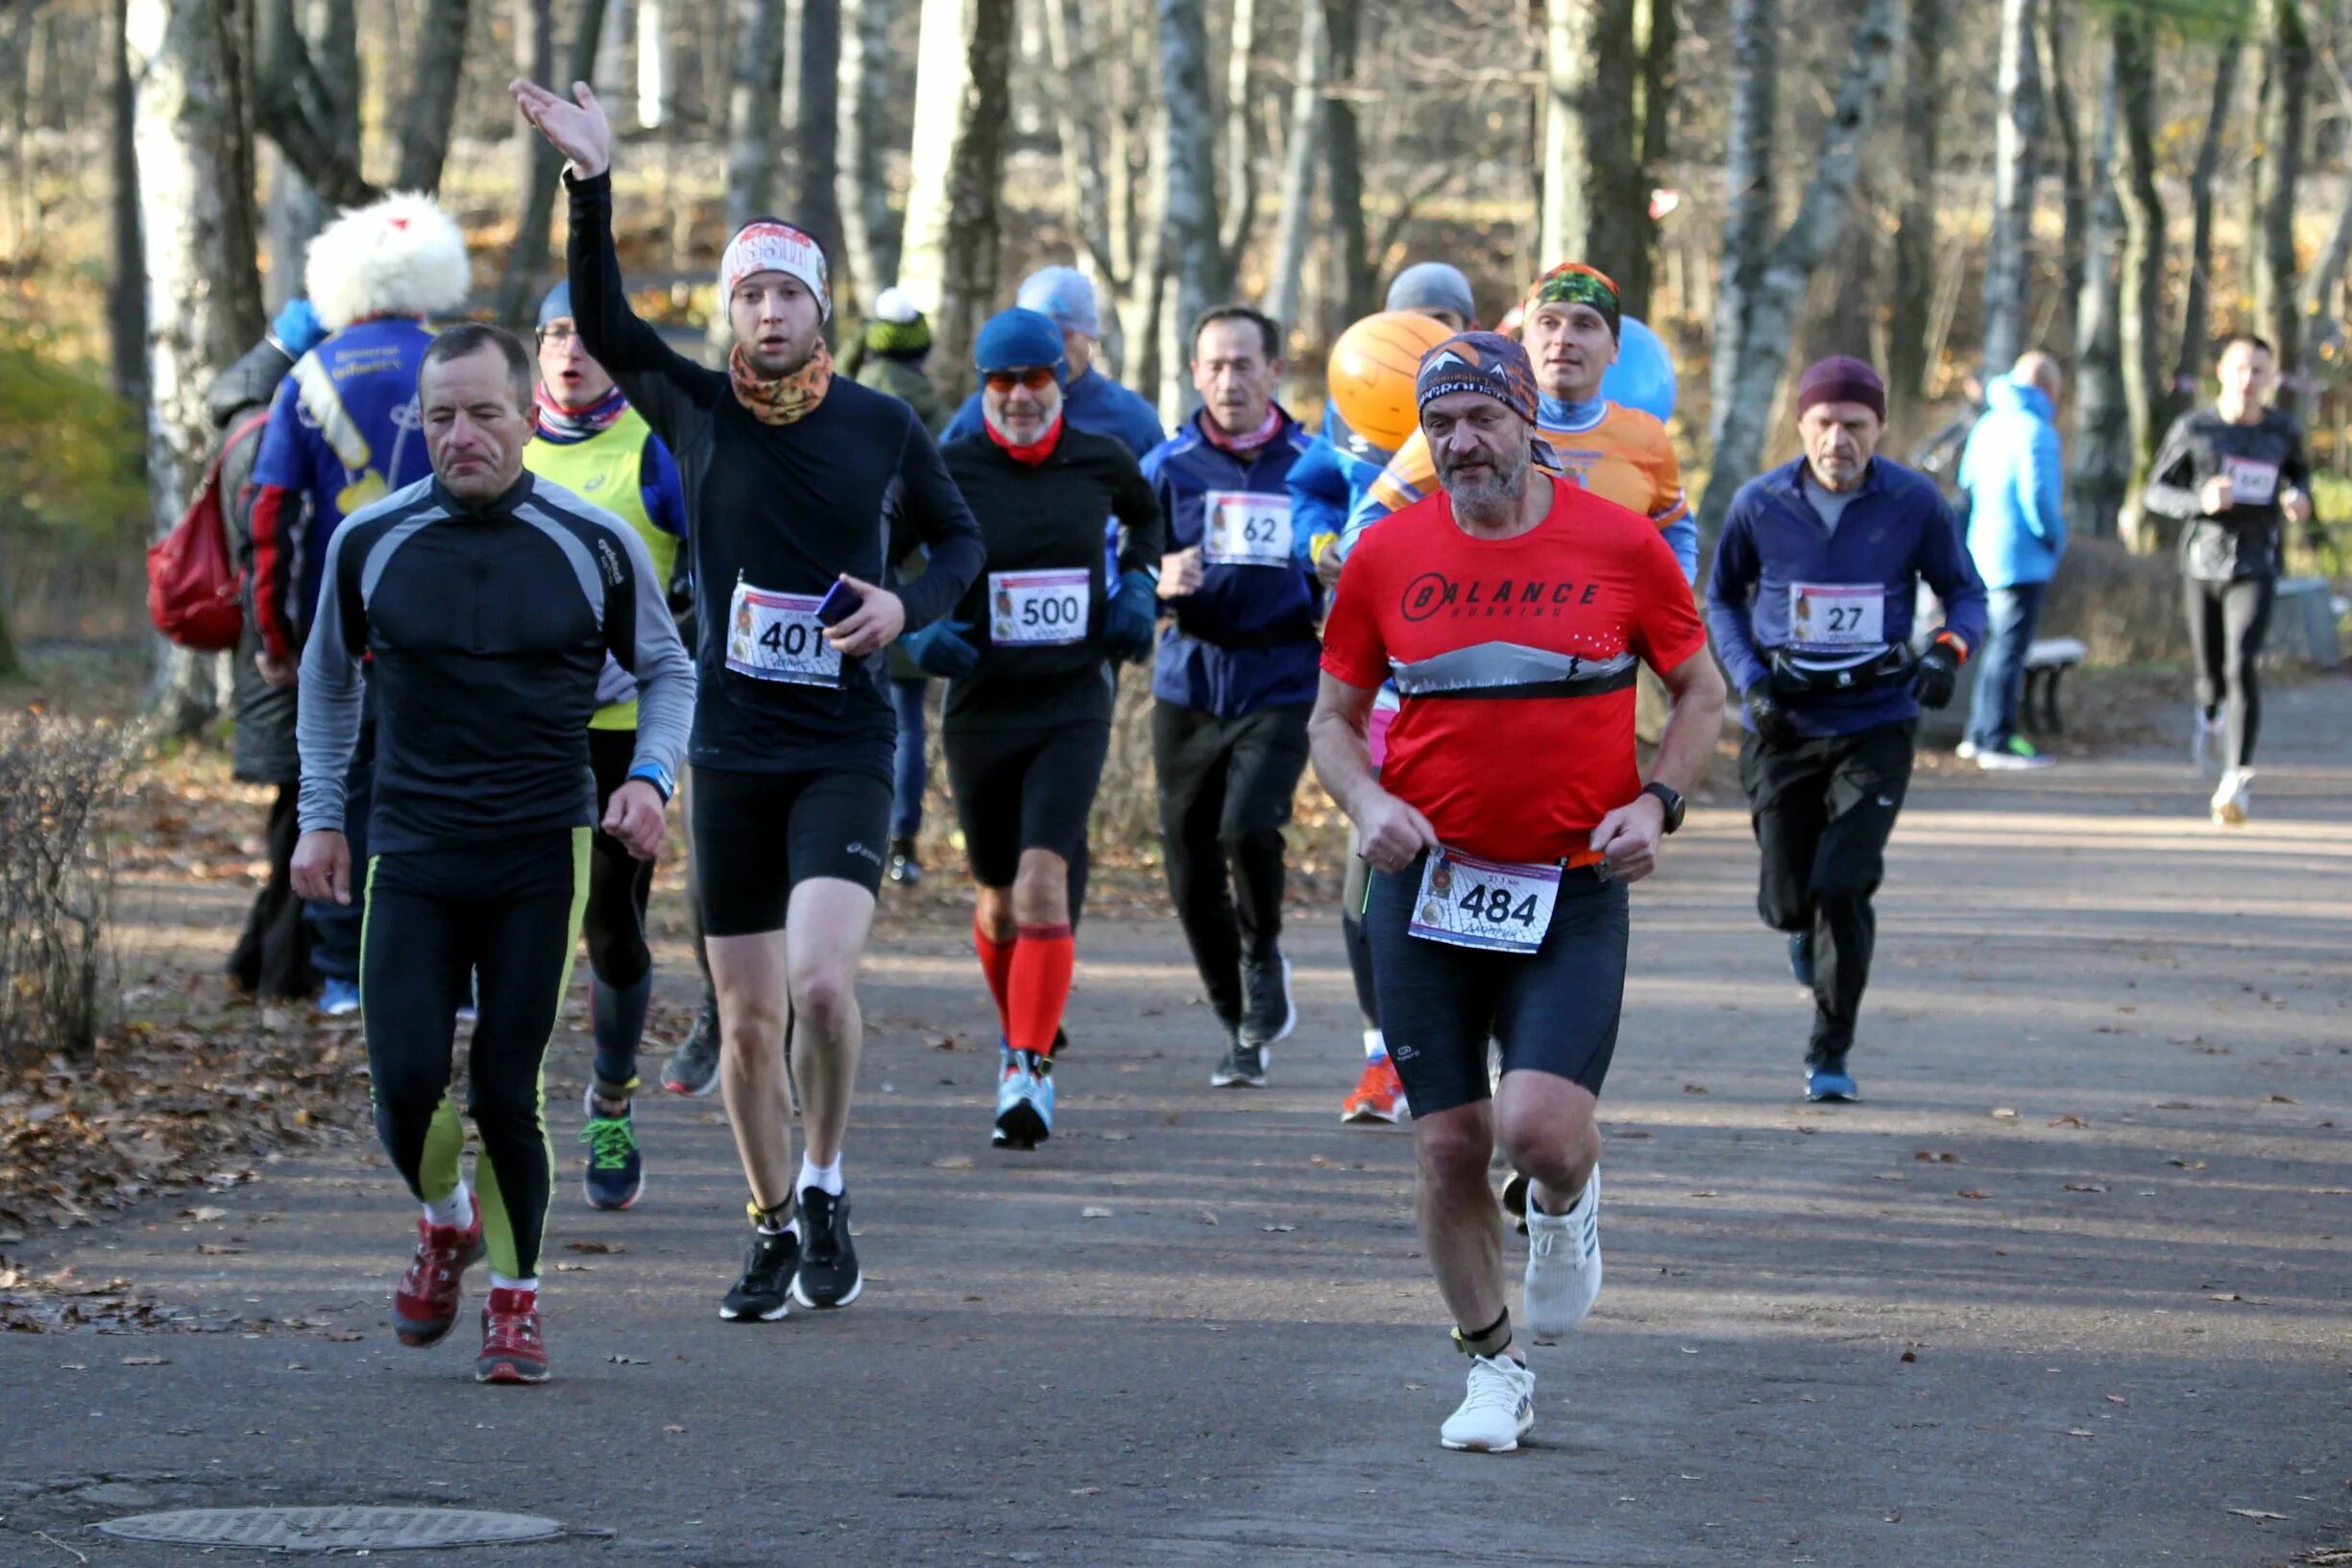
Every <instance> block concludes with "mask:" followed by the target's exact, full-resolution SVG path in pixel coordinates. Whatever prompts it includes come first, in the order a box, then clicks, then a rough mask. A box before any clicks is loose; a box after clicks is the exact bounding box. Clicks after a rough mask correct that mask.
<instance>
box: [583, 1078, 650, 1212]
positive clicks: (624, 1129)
mask: <svg viewBox="0 0 2352 1568" xmlns="http://www.w3.org/2000/svg"><path fill="white" fill-rule="evenodd" d="M587 1111H588V1125H586V1126H584V1127H582V1128H581V1129H580V1142H581V1143H583V1144H586V1145H587V1146H588V1165H587V1169H586V1170H583V1171H582V1172H581V1176H580V1190H581V1191H582V1192H583V1193H584V1194H587V1197H588V1206H589V1207H590V1208H592V1209H625V1208H627V1207H629V1205H631V1204H633V1203H635V1202H636V1201H637V1200H638V1199H639V1198H641V1197H643V1196H644V1195H645V1157H644V1155H643V1153H641V1152H639V1150H638V1147H637V1123H636V1122H634V1121H633V1120H631V1118H630V1115H629V1113H628V1112H627V1111H625V1110H624V1111H622V1112H621V1113H620V1114H619V1115H618V1116H607V1115H605V1114H604V1112H602V1111H600V1110H598V1109H597V1108H596V1086H595V1085H594V1084H593V1083H592V1084H590V1085H589V1086H588V1096H587Z"/></svg>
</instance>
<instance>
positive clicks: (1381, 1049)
mask: <svg viewBox="0 0 2352 1568" xmlns="http://www.w3.org/2000/svg"><path fill="white" fill-rule="evenodd" d="M1388 1053H1389V1041H1388V1036H1386V1035H1384V1034H1382V1033H1381V1032H1380V1031H1379V1030H1378V1029H1366V1030H1365V1031H1364V1059H1365V1060H1366V1061H1368V1062H1376V1061H1378V1060H1380V1058H1381V1057H1383V1056H1386V1055H1387V1054H1388Z"/></svg>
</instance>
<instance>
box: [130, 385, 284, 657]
mask: <svg viewBox="0 0 2352 1568" xmlns="http://www.w3.org/2000/svg"><path fill="white" fill-rule="evenodd" d="M269 418H270V411H269V407H268V405H267V404H264V405H263V406H261V407H259V408H256V409H255V410H253V411H252V412H251V413H248V414H245V415H242V416H240V417H239V418H238V419H237V420H236V421H235V422H233V423H231V424H230V426H229V434H228V435H227V436H225V437H223V438H222V441H221V444H220V446H219V448H218V449H217V450H215V451H214V452H213V454H212V460H211V461H210V462H209V463H207V464H206V465H205V476H204V479H203V481H202V482H201V483H199V484H198V485H197V487H196V494H195V495H193V496H192V497H190V498H189V501H188V505H187V510H186V511H184V512H182V513H181V514H180V520H179V521H178V522H175V523H173V524H172V527H171V532H169V533H167V534H165V535H164V536H163V537H162V538H161V539H158V540H157V541H156V542H155V543H153V544H152V545H150V546H148V550H147V618H148V619H150V620H152V621H154V622H155V623H156V630H157V631H158V632H161V633H162V634H163V635H164V636H165V637H167V638H169V639H172V640H173V641H174V642H177V643H178V644H180V646H182V647H183V648H194V649H196V650H197V651H198V652H200V653H224V652H227V651H228V650H230V649H231V648H234V647H235V646H236V645H237V639H238V637H239V636H240V635H242V634H243V632H244V630H245V608H244V605H243V604H242V603H241V602H240V601H239V599H238V594H237V590H238V573H237V568H236V562H235V560H234V559H233V558H232V557H231V556H230V553H229V522H228V519H227V517H226V515H225V513H224V508H226V507H227V506H228V504H229V500H230V498H229V497H225V496H223V495H221V465H222V464H223V463H225V462H226V461H227V460H228V457H229V454H230V452H231V451H233V450H234V449H235V448H236V447H237V446H238V445H239V444H240V443H242V442H246V441H257V440H259V439H260V436H261V427H262V426H263V425H264V424H267V423H268V422H269Z"/></svg>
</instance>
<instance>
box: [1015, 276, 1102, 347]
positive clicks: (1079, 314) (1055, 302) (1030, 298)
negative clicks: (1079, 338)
mask: <svg viewBox="0 0 2352 1568" xmlns="http://www.w3.org/2000/svg"><path fill="white" fill-rule="evenodd" d="M1013 302H1014V303H1015V304H1017V305H1019V306H1020V307H1021V308H1022V309H1024V310H1034V311H1035V312H1037V314H1039V315H1040V316H1046V317H1050V318H1051V319H1052V320H1053V323H1054V325H1055V326H1058V327H1060V328H1061V329H1062V330H1063V331H1065V332H1083V333H1085V334H1086V336H1088V337H1090V338H1099V337H1101V336H1102V335H1103V315H1102V311H1101V310H1100V309H1099V308H1098V307H1097V305H1096V304H1095V294H1094V284H1093V283H1092V282H1090V281H1088V280H1087V277H1086V275H1085V274H1084V273H1082V272H1079V270H1078V269H1077V268H1076V267H1046V268H1043V269H1041V270H1039V271H1037V272H1033V273H1031V274H1030V275H1029V276H1028V277H1025V278H1023V279H1022V280H1021V292H1020V294H1019V295H1017V296H1016V297H1015V298H1014V301H1013Z"/></svg>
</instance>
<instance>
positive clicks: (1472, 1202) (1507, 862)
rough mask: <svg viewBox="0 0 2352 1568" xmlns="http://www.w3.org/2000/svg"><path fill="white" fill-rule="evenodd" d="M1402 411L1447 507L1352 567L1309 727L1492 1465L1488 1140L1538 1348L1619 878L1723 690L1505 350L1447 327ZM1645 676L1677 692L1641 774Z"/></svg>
mask: <svg viewBox="0 0 2352 1568" xmlns="http://www.w3.org/2000/svg"><path fill="white" fill-rule="evenodd" d="M1415 400H1416V402H1417V404H1418V408H1419V411H1420V427H1421V431H1422V433H1423V434H1424V435H1425V436H1426V437H1427V438H1428V442H1429V447H1430V452H1431V455H1432V457H1433V458H1434V460H1435V462H1436V466H1437V472H1438V478H1439V481H1440V483H1441V485H1442V486H1443V493H1442V494H1439V495H1431V496H1429V497H1427V498H1426V499H1424V500H1420V501H1418V502H1416V503H1414V504H1413V505H1411V506H1409V507H1407V508H1405V509H1404V510H1403V511H1401V512H1398V513H1397V514H1395V515H1394V517H1392V518H1390V519H1388V520H1387V521H1386V522H1384V523H1382V524H1381V525H1380V527H1378V528H1377V529H1374V530H1373V531H1371V532H1370V533H1368V534H1366V535H1364V536H1363V538H1362V540H1361V542H1360V543H1358V545H1357V546H1356V549H1355V551H1354V553H1353V554H1351V555H1350V556H1349V557H1348V560H1347V565H1346V569H1345V570H1344V571H1343V572H1342V573H1341V575H1340V586H1339V592H1338V596H1337V598H1336V600H1335V601H1334V603H1333V605H1332V610H1331V616H1330V619H1329V621H1328V622H1327V623H1326V624H1325V626H1324V631H1323V657H1322V687H1321V695H1320V696H1319V697H1318V699H1317V702H1316V706H1315V714H1314V717H1313V719H1312V720H1311V721H1310V725H1309V734H1310V736H1311V740H1312V743H1313V747H1314V759H1315V770H1316V773H1317V775H1318V776H1319V777H1320V778H1321V780H1322V784H1323V787H1324V788H1326V789H1328V790H1329V791H1330V792H1331V796H1332V798H1333V799H1334V800H1336V801H1338V802H1339V803H1340V805H1341V807H1342V808H1344V809H1345V810H1346V812H1347V815H1348V816H1349V818H1350V819H1351V820H1353V822H1354V823H1355V827H1356V832H1357V835H1358V841H1359V842H1360V843H1361V844H1362V846H1363V854H1364V856H1365V858H1366V859H1368V860H1370V862H1371V864H1372V868H1373V871H1372V879H1371V888H1370V895H1369V897H1368V898H1367V900H1366V903H1365V910H1364V929H1365V935H1366V938H1367V940H1368V941H1369V942H1370V946H1371V950H1372V977H1373V983H1374V985H1375V986H1376V987H1377V988H1378V992H1379V1001H1380V1015H1381V1024H1382V1025H1383V1028H1384V1030H1385V1031H1386V1033H1387V1036H1388V1042H1389V1053H1390V1055H1391V1057H1392V1058H1393V1059H1394V1062H1395V1064H1396V1072H1397V1075H1398V1076H1399V1077H1400V1078H1401V1079H1402V1080H1403V1082H1404V1086H1405V1094H1406V1098H1408V1099H1409V1100H1410V1101H1411V1102H1412V1106H1413V1137H1414V1143H1415V1145H1416V1147H1417V1149H1418V1154H1419V1163H1420V1181H1419V1191H1418V1218H1419V1222H1420V1232H1421V1239H1422V1242H1423V1244H1424V1245H1425V1246H1426V1247H1427V1248H1428V1252H1429V1259H1430V1266H1431V1267H1432V1269H1433V1270H1434V1272H1435V1273H1436V1274H1437V1277H1438V1290H1439V1293H1440V1294H1441V1295H1443V1297H1444V1300H1445V1304H1446V1307H1447V1309H1448V1310H1449V1311H1450V1312H1451V1313H1452V1314H1453V1317H1454V1322H1455V1324H1456V1325H1457V1326H1456V1328H1455V1330H1454V1335H1453V1338H1454V1343H1455V1344H1456V1345H1457V1346H1458V1347H1459V1348H1460V1349H1461V1350H1462V1351H1463V1352H1464V1353H1465V1354H1467V1355H1468V1356H1469V1357H1471V1364H1470V1372H1469V1390H1468V1395H1467V1398H1465V1399H1464V1401H1463V1403H1462V1406H1461V1408H1460V1409H1458V1410H1457V1411H1454V1413H1453V1415H1452V1416H1451V1417H1450V1418H1448V1419H1447V1421H1446V1422H1445V1424H1444V1426H1443V1429H1442V1432H1441V1438H1442V1440H1443V1443H1444V1445H1445V1446H1446V1447H1448V1448H1458V1449H1473V1450H1478V1451H1481V1452H1487V1453H1502V1452H1507V1451H1509V1450H1511V1449H1514V1448H1516V1447H1517V1446H1518V1440H1519V1438H1520V1436H1521V1435H1524V1434H1525V1433H1526V1431H1527V1429H1528V1427H1529V1426H1530V1425H1531V1424H1532V1423H1533V1421H1534V1419H1535V1416H1534V1390H1535V1378H1534V1376H1533V1374H1531V1373H1530V1372H1529V1371H1528V1369H1527V1363H1526V1360H1525V1352H1524V1351H1522V1350H1520V1349H1519V1348H1518V1347H1517V1346H1516V1345H1515V1344H1514V1343H1513V1339H1512V1323H1511V1314H1510V1310H1509V1308H1508V1307H1507V1305H1506V1304H1505V1298H1504V1288H1503V1274H1502V1250H1503V1238H1502V1218H1501V1212H1500V1210H1499V1209H1498V1208H1497V1207H1496V1205H1495V1202H1494V1196H1493V1194H1492V1193H1491V1191H1490V1190H1489V1188H1488V1185H1487V1166H1488V1159H1489V1156H1490V1155H1491V1152H1492V1151H1493V1149H1494V1148H1495V1146H1497V1145H1498V1144H1499V1145H1500V1146H1501V1147H1502V1149H1503V1151H1504V1152H1505V1153H1506V1154H1507V1155H1508V1156H1509V1158H1510V1161H1511V1164H1512V1165H1513V1167H1514V1168H1515V1169H1516V1170H1523V1171H1525V1172H1527V1173H1528V1175H1529V1176H1530V1177H1532V1178H1533V1186H1532V1189H1531V1192H1530V1194H1529V1200H1528V1206H1527V1222H1528V1260H1527V1275H1526V1298H1525V1308H1524V1310H1525V1313H1526V1319H1527V1327H1528V1332H1529V1334H1530V1335H1531V1337H1532V1338H1533V1339H1535V1340H1536V1341H1537V1342H1538V1343H1546V1342H1551V1341H1556V1340H1558V1339H1561V1338H1562V1337H1564V1335H1566V1334H1567V1333H1568V1332H1569V1331H1570V1330H1572V1329H1574V1328H1575V1327H1576V1326H1577V1325H1578V1324H1579V1323H1581V1322H1582V1321H1583V1320H1584V1318H1585V1316H1586V1315H1587V1314H1588V1313H1589V1312H1590V1311H1591V1310H1592V1304H1593V1301H1594V1299H1595V1298H1596V1297H1597V1296H1598V1295H1599V1293H1600V1288H1601V1252H1600V1231H1599V1213H1600V1178H1599V1170H1598V1164H1599V1160H1600V1152H1601V1148H1600V1144H1601V1140H1600V1132H1599V1129H1598V1127H1597V1126H1596V1124H1595V1121H1594V1118H1595V1115H1596V1113H1597V1111H1598V1108H1599V1098H1598V1097H1599V1095H1600V1090H1601V1082H1602V1079H1603V1077H1604V1076H1605V1075H1606V1074H1607V1073H1608V1071H1609V1062H1610V1057H1611V1055H1612V1052H1613V1051H1614V1050H1615V1049H1616V1043H1617V1019H1618V1013H1619V1010H1620V1007H1621V1004H1622V1002H1623V1001H1624V994H1625V955H1626V941H1627V934H1628V901H1627V897H1626V884H1627V883H1629V882H1634V881H1637V880H1640V879H1641V878H1643V877H1646V876H1648V875H1649V874H1650V873H1651V872H1652V871H1653V870H1655V869H1656V868H1657V864H1658V849H1659V843H1660V840H1661V838H1662V837H1664V835H1666V834H1668V833H1671V832H1674V831H1675V829H1677V828H1678V827H1680V826H1681V825H1682V820H1683V795H1682V792H1683V791H1684V790H1685V789H1687V788H1689V787H1690V786H1691V785H1692V784H1695V783H1697V781H1698V780H1699V778H1700V776H1701V774H1702V773H1703V772H1704V771H1705V769H1706V766H1707V761H1708V759H1709V756H1710V755H1711V754H1712V752H1713V749H1714V740H1715V735H1716V732H1717V730H1718V728H1719V727H1720V725H1721V723H1722V718H1723V697H1724V690H1723V679H1722V677H1721V676H1720V675H1718V674H1717V673H1716V671H1715V665H1714V661H1713V660H1712V659H1711V658H1710V657H1709V654H1708V651H1707V636H1706V632H1705V630H1704V629H1703V628H1702V627H1701V625H1700V622H1699V617H1698V613H1697V611H1696V610H1695V608H1694V607H1693V606H1692V604H1691V598H1690V591H1689V589H1688V587H1687V586H1686V585H1685V582H1684V580H1683V572H1682V567H1680V566H1679V565H1678V564H1677V562H1676V560H1675V556H1674V551H1673V550H1672V548H1671V547H1669V546H1668V545H1667V543H1665V541H1664V540H1663V539H1662V538H1661V536H1660V534H1659V531H1658V529H1657V526H1656V525H1655V524H1654V523H1652V522H1651V520H1650V519H1647V518H1645V517H1643V516H1641V515H1640V514H1639V513H1637V512H1632V511H1628V510H1627V509H1625V508H1623V507H1620V506H1616V505H1614V504H1612V503H1611V502H1608V501H1604V500H1602V499H1600V498H1599V497H1598V496H1596V495H1591V494H1590V493H1588V492H1587V491H1585V490H1584V489H1582V488H1581V487H1579V486H1577V485H1576V484H1574V483H1573V482H1568V481H1564V480H1562V479H1560V478H1557V477H1555V476H1554V475H1551V474H1549V473H1537V472H1535V471H1533V458H1534V450H1535V449H1534V440H1535V430H1536V383H1535V372H1534V369H1533V367H1532V366H1531V365H1530V364H1529V362H1528V358H1527V351H1526V350H1524V349H1522V348H1520V347H1519V345H1518V344H1516V343H1515V342H1513V341H1512V340H1510V339H1508V338H1505V337H1501V336H1498V335H1497V334H1495V333H1492V332H1468V333H1464V334H1462V335H1461V336H1458V337H1454V338H1449V339H1447V340H1446V341H1445V342H1443V343H1441V344H1439V345H1438V346H1437V347H1436V348H1434V349H1432V350H1430V351H1429V353H1428V354H1427V356H1426V357H1424V358H1423V359H1422V361H1421V367H1420V374H1419V378H1418V383H1417V386H1416V389H1415ZM1639 663H1647V664H1648V665H1649V666H1650V667H1651V668H1652V669H1654V670H1656V671H1658V673H1659V675H1660V677H1661V679H1662V680H1663V681H1664V683H1665V687H1666V690H1667V693H1668V695H1669V697H1670V699H1671V702H1672V707H1671V710H1670V712H1669V715H1668V718H1667V722H1666V729H1665V734H1664V736H1663V738H1662V740H1661V743H1660V746H1659V752H1658V759H1657V765H1656V768H1655V770H1654V773H1653V776H1652V778H1651V779H1650V780H1649V781H1648V782H1647V783H1644V782H1643V780H1642V778H1641V774H1640V771H1639V769H1638V767H1637V759H1636V756H1635V749H1634V675H1635V669H1636V667H1637V664H1639ZM1392 678H1393V679H1394V682H1395V684H1396V688H1397V691H1398V694H1399V697H1400V699H1401V706H1400V708H1399V710H1398V712H1397V715H1396V719H1395V722H1394V725H1393V726H1392V727H1391V729H1390V731H1389V736H1388V753H1387V757H1386V759H1385V760H1384V762H1383V764H1382V767H1381V770H1380V772H1379V773H1378V774H1377V775H1376V776H1375V775H1374V773H1373V772H1372V767H1371V757H1370V749H1369V747H1368V745H1367V741H1366V728H1367V724H1368V721H1369V720H1370V714H1371V708H1372V698H1373V695H1374V693H1375V692H1376V691H1377V689H1378V688H1379V686H1380V684H1381V682H1382V681H1384V680H1388V679H1392ZM1490 1039H1492V1040H1495V1041H1497V1042H1499V1043H1500V1044H1501V1047H1502V1064H1503V1072H1502V1077H1501V1081H1500V1084H1499V1086H1496V1087H1491V1086H1490V1084H1489V1081H1488V1076H1487V1043H1488V1041H1489V1040H1490Z"/></svg>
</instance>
